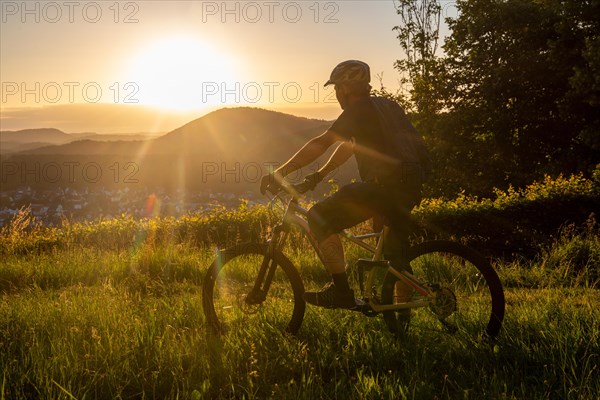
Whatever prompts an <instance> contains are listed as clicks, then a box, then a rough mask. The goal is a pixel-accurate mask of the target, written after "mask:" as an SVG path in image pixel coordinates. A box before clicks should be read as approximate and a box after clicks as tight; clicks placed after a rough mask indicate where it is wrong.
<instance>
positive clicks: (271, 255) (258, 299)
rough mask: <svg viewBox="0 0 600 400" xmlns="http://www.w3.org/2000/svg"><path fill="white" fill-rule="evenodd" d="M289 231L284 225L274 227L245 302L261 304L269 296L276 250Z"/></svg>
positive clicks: (275, 264)
mask: <svg viewBox="0 0 600 400" xmlns="http://www.w3.org/2000/svg"><path fill="white" fill-rule="evenodd" d="M287 235H288V232H287V230H286V229H285V227H284V226H283V225H278V226H276V227H275V228H273V236H272V238H271V239H270V240H269V241H268V246H267V251H266V253H265V254H264V257H263V260H262V264H261V266H260V269H259V271H258V274H257V276H256V279H255V281H254V285H253V286H252V289H250V292H248V294H247V295H246V298H245V299H244V302H245V303H246V304H248V305H260V304H261V303H262V302H263V301H265V299H266V298H267V293H268V292H269V288H270V287H271V283H272V282H273V277H274V276H275V271H276V270H277V263H276V262H275V251H276V250H277V249H280V248H281V247H282V246H283V244H284V243H285V240H286V239H287Z"/></svg>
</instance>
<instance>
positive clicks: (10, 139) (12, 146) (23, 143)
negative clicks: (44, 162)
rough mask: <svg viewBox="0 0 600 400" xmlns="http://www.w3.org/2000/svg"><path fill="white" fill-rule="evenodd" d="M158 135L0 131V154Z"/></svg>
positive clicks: (49, 129) (40, 129) (38, 129)
mask: <svg viewBox="0 0 600 400" xmlns="http://www.w3.org/2000/svg"><path fill="white" fill-rule="evenodd" d="M157 135H159V134H152V133H143V132H140V133H125V134H118V133H116V134H101V133H95V132H83V133H65V132H63V131H61V130H59V129H56V128H36V129H22V130H18V131H0V152H1V153H4V154H6V153H17V152H21V151H34V150H35V149H38V148H41V147H46V146H60V145H64V144H68V143H72V142H75V141H78V140H84V139H89V140H94V141H102V142H106V141H114V140H121V141H123V140H125V141H130V140H147V139H151V138H154V137H156V136H157Z"/></svg>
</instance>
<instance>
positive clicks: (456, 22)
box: [397, 0, 600, 194]
mask: <svg viewBox="0 0 600 400" xmlns="http://www.w3.org/2000/svg"><path fill="white" fill-rule="evenodd" d="M400 3H402V4H403V5H404V8H403V10H417V9H419V6H420V7H425V8H426V9H427V10H436V9H437V10H439V2H438V1H436V2H430V1H418V0H412V1H409V0H406V1H402V2H400ZM431 3H436V4H437V6H435V5H432V4H431ZM456 6H457V10H458V15H457V17H455V18H448V19H447V20H446V22H447V24H448V26H449V28H450V32H451V33H450V36H449V37H448V38H446V40H445V43H444V44H443V46H442V48H443V50H444V54H443V55H441V56H436V54H435V53H432V52H430V51H421V52H419V51H415V50H414V49H422V48H423V46H424V41H427V40H428V41H429V43H433V42H434V39H436V38H434V37H433V36H432V35H433V34H434V33H436V32H437V31H435V30H429V31H428V29H430V28H429V25H427V24H423V23H421V24H419V23H414V22H413V20H410V19H407V18H405V17H403V16H402V14H400V15H401V17H402V18H401V19H402V21H403V25H402V28H397V31H398V32H400V33H401V34H400V35H399V39H400V42H401V47H402V49H403V50H404V51H405V53H407V55H408V54H409V53H410V51H412V52H413V53H412V54H418V55H419V57H420V58H419V57H414V56H413V57H410V56H408V57H406V58H405V59H404V60H402V61H399V62H398V63H397V66H398V67H399V68H402V70H404V71H408V72H409V78H410V81H411V84H412V89H411V97H410V101H411V103H412V105H413V110H414V111H415V112H416V115H415V122H416V124H417V125H418V127H419V129H420V130H421V131H422V133H423V134H424V135H425V136H426V138H427V140H428V141H429V143H430V145H431V147H432V148H433V150H434V157H435V161H436V162H437V166H438V178H437V180H435V181H434V182H433V184H434V185H435V186H436V188H441V189H442V192H446V193H452V192H456V191H457V190H460V189H466V190H467V191H469V192H471V193H475V194H488V193H489V192H490V191H491V190H492V189H493V187H501V188H506V187H507V186H508V185H509V184H512V185H515V186H523V185H525V184H527V183H528V182H531V181H532V180H535V179H539V178H540V177H542V176H543V175H544V174H552V175H554V176H556V175H558V174H559V173H576V172H579V171H583V172H590V171H591V170H592V169H593V167H594V165H595V164H596V163H597V162H598V150H599V148H600V145H599V139H598V138H599V136H600V135H599V133H600V118H599V117H598V115H600V112H599V111H600V110H599V108H600V96H599V93H600V92H599V89H600V36H599V32H600V0H458V1H457V3H456ZM411 7H412V8H411ZM436 7H437V8H436ZM428 15H429V16H430V18H432V17H434V16H435V13H434V12H433V11H431V12H430V14H428ZM428 32H429V33H428ZM411 49H413V50H411ZM419 67H421V68H420V69H419Z"/></svg>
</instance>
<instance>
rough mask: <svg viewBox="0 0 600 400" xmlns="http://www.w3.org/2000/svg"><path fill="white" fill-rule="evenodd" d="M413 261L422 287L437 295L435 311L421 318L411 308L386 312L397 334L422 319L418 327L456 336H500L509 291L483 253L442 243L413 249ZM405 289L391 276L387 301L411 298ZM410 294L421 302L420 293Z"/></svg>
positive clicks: (388, 276) (384, 293)
mask: <svg viewBox="0 0 600 400" xmlns="http://www.w3.org/2000/svg"><path fill="white" fill-rule="evenodd" d="M408 260H409V264H410V268H411V269H412V274H413V275H414V276H415V277H416V278H417V280H418V281H419V282H420V283H421V284H426V285H428V286H429V287H430V288H432V290H433V291H434V293H435V296H434V298H433V299H432V303H431V304H430V306H429V310H430V312H421V313H418V315H417V313H414V312H411V313H409V312H407V311H406V310H403V311H388V312H384V313H383V317H384V320H385V322H386V324H387V326H388V328H389V329H390V331H391V332H392V333H395V334H402V333H403V332H405V330H406V329H407V328H408V321H410V323H411V325H414V324H415V323H417V321H418V325H419V326H426V327H431V328H435V327H436V326H438V327H439V326H443V327H445V328H447V329H448V330H450V331H452V332H454V331H459V332H465V333H468V334H470V333H472V334H479V333H485V334H487V335H489V336H491V337H495V336H497V335H498V333H499V332H500V329H501V327H502V320H503V319H504V306H505V304H504V290H503V288H502V283H501V282H500V278H499V277H498V274H497V273H496V271H495V270H494V269H493V267H492V266H491V264H490V263H489V262H488V261H487V260H486V259H485V258H484V257H483V256H482V255H480V254H479V253H478V252H476V251H474V250H473V249H470V248H469V247H466V246H464V245H461V244H460V243H456V242H451V241H442V240H440V241H430V242H425V243H421V244H419V245H416V246H414V247H412V248H411V249H410V250H409V255H408ZM405 269H406V268H405ZM409 271H410V270H409ZM406 288H407V287H406V286H405V284H404V283H403V282H402V281H399V279H398V277H396V276H395V275H393V274H391V273H387V274H386V277H385V278H384V284H383V288H382V294H381V297H382V302H383V303H384V304H392V303H395V302H397V300H395V297H396V299H397V298H398V292H400V293H401V294H402V293H404V297H405V298H406V293H407V290H406ZM399 289H400V290H399ZM394 291H396V296H394ZM408 293H409V294H408V297H409V298H410V297H412V298H411V299H412V300H413V301H414V300H417V299H419V298H422V296H421V295H420V294H419V293H417V292H414V291H409V292H408ZM411 295H412V296H411ZM400 297H402V296H400ZM404 301H407V300H406V299H405V300H404Z"/></svg>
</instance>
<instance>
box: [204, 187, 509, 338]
mask: <svg viewBox="0 0 600 400" xmlns="http://www.w3.org/2000/svg"><path fill="white" fill-rule="evenodd" d="M291 186H292V187H291V188H290V187H289V186H288V187H285V186H281V185H280V189H281V190H280V191H278V192H277V193H276V194H275V197H274V199H273V200H272V201H279V202H281V204H282V205H283V207H284V211H283V216H282V219H281V222H280V223H279V224H278V225H277V226H275V227H274V228H273V230H272V234H271V237H270V239H269V240H267V241H266V242H265V243H245V244H238V245H235V246H233V247H231V248H228V249H225V250H220V251H218V253H217V256H216V258H215V260H214V262H213V263H212V264H211V265H210V267H209V268H208V270H207V272H206V276H205V278H204V281H203V292H202V305H203V309H204V314H205V316H206V320H207V322H208V324H209V327H210V329H211V331H212V332H214V333H216V334H223V333H225V332H227V331H229V330H235V329H243V328H244V327H246V326H249V325H251V324H263V325H264V326H265V327H272V328H275V329H277V330H281V331H285V332H287V333H289V334H296V333H297V332H298V330H299V329H300V326H301V324H302V320H303V318H304V313H305V308H306V304H305V302H304V300H303V299H302V294H303V293H304V284H303V281H302V278H301V276H300V273H299V271H298V269H297V268H296V267H295V266H294V265H293V264H292V262H291V261H290V259H289V258H288V257H286V255H285V254H284V253H283V250H284V246H285V244H286V239H288V237H289V234H290V232H291V230H292V229H294V228H296V229H298V230H299V231H300V233H301V234H302V235H305V236H306V238H307V239H308V242H309V243H310V245H311V246H312V247H313V249H314V250H315V251H316V252H317V255H318V256H319V258H320V259H321V261H322V259H323V258H322V255H321V254H319V250H318V246H317V245H316V240H315V238H314V236H313V235H312V233H311V232H310V229H309V226H308V222H307V220H306V215H307V210H306V209H305V208H303V207H302V206H301V205H300V203H299V195H298V193H297V192H296V191H295V190H293V185H291ZM388 231H389V228H388V227H384V228H383V229H382V230H380V231H377V232H370V233H366V234H360V235H355V234H353V233H351V232H350V231H343V232H342V233H341V235H342V237H343V238H345V239H346V240H348V241H350V242H351V243H353V244H355V245H357V246H360V247H361V248H362V249H364V250H366V252H367V253H368V254H372V256H371V258H361V259H359V260H358V261H357V262H356V263H355V264H354V265H353V266H352V267H349V269H350V268H352V269H353V271H348V272H349V275H350V272H352V275H354V276H356V277H357V279H356V280H358V284H359V286H360V289H359V293H360V295H359V296H357V297H358V299H357V307H356V308H353V309H352V310H353V311H358V312H362V313H363V314H364V315H366V316H369V317H375V316H378V315H381V316H383V319H384V321H385V324H386V325H387V328H388V329H389V330H390V332H392V333H393V334H396V335H399V336H400V335H403V334H405V333H406V331H407V329H408V326H409V323H411V324H412V322H411V320H413V319H415V318H416V316H415V314H418V321H419V325H421V326H428V327H431V328H432V329H441V330H446V331H448V332H457V331H459V330H462V331H465V332H467V333H473V334H476V335H479V334H481V333H483V334H485V335H488V336H489V337H495V336H497V335H498V333H499V332H500V329H501V326H502V321H503V318H504V307H505V302H504V291H503V288H502V284H501V281H500V279H499V277H498V275H497V273H496V271H495V270H494V269H493V267H492V265H491V264H490V263H489V262H488V260H487V259H486V258H485V257H483V256H482V255H481V254H479V253H478V252H477V251H475V250H473V249H471V248H469V247H467V246H465V245H462V244H460V243H458V242H454V241H446V240H434V241H426V242H423V243H420V244H417V245H414V246H411V247H410V248H409V250H408V251H407V254H406V257H404V261H401V262H399V265H392V263H391V262H390V261H388V260H385V259H383V244H384V241H385V239H386V236H387V233H388ZM403 285H406V286H403ZM402 286H403V290H402V291H399V290H398V289H399V287H402ZM407 287H409V288H410V290H409V291H408V293H410V295H409V296H408V298H407V296H406V293H407V290H406V288H407ZM398 293H404V295H401V296H399V295H398ZM413 309H415V310H416V309H427V310H428V311H427V312H414V313H413V312H412V310H413ZM344 310H345V309H344Z"/></svg>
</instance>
